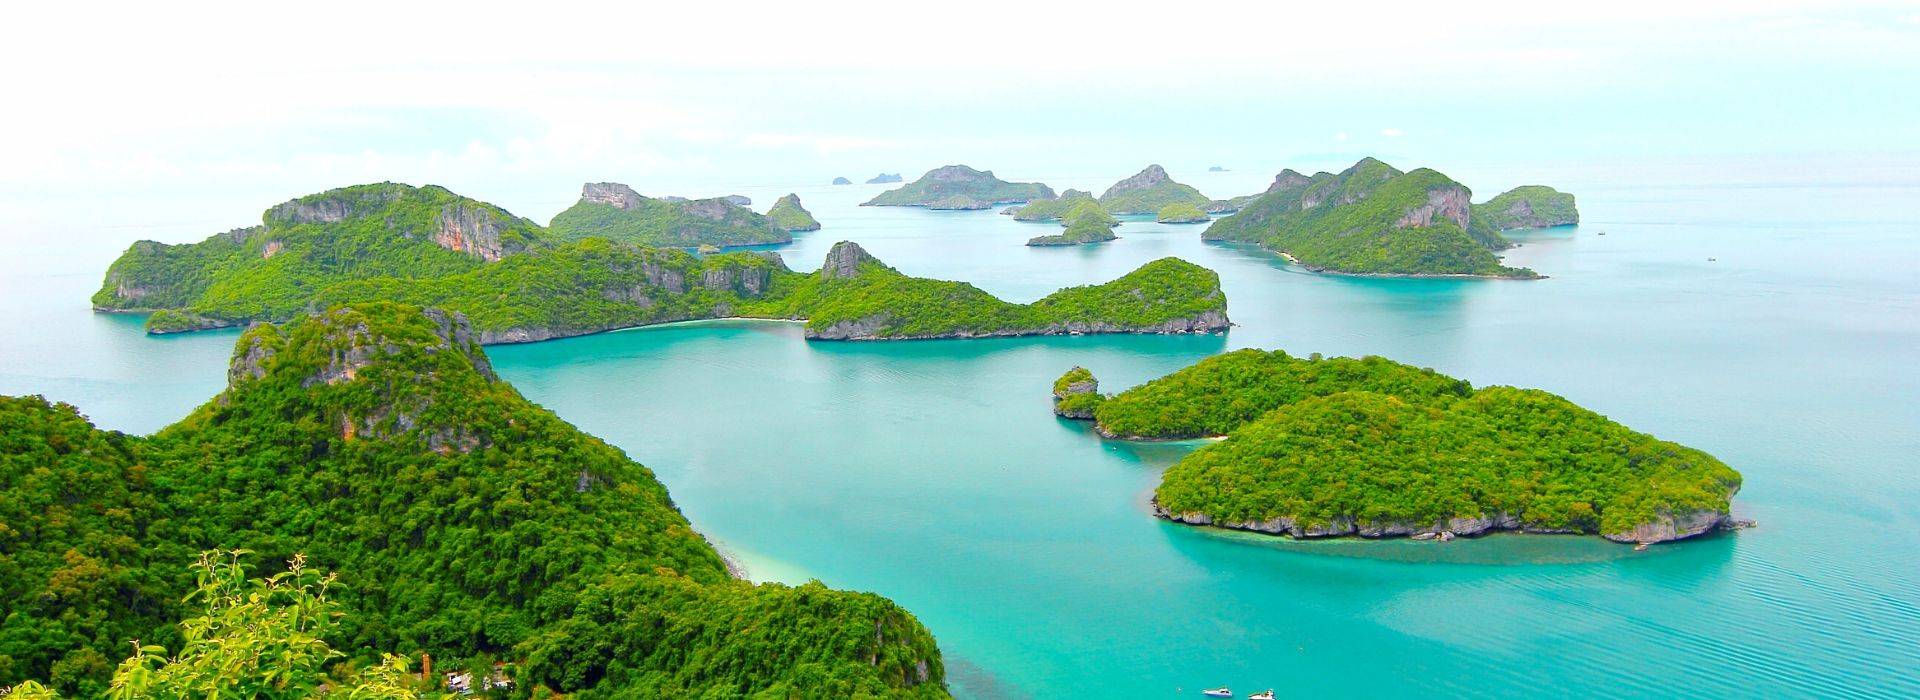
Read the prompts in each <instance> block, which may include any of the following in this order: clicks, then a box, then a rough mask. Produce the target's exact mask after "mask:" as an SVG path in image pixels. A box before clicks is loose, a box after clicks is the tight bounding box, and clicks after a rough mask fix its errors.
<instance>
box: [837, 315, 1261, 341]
mask: <svg viewBox="0 0 1920 700" xmlns="http://www.w3.org/2000/svg"><path fill="white" fill-rule="evenodd" d="M892 319H893V315H892V314H890V313H887V312H880V313H877V314H874V315H872V316H868V317H865V318H861V319H858V320H853V321H839V322H836V323H834V324H833V325H831V326H828V327H826V328H820V329H814V328H808V329H807V330H806V337H807V338H808V339H811V340H882V339H885V340H933V339H943V338H1017V337H1025V336H1038V335H1089V334H1094V333H1133V334H1141V335H1183V334H1201V333H1216V332H1221V331H1225V330H1227V329H1228V328H1230V327H1232V326H1233V324H1232V322H1230V321H1228V320H1227V314H1226V313H1225V312H1222V311H1207V312H1203V313H1200V314H1197V315H1195V316H1192V317H1190V318H1177V319H1172V320H1168V321H1166V322H1164V323H1156V324H1151V325H1144V326H1130V325H1123V324H1118V323H1108V322H1095V323H1087V322H1081V321H1074V322H1069V323H1054V324H1048V325H1045V326H1039V327H1034V328H1006V329H1000V330H994V331H988V332H984V333H974V332H970V331H954V332H950V333H929V334H925V335H889V336H885V337H884V338H883V337H882V336H881V335H880V334H879V332H880V331H881V330H882V329H884V328H886V327H887V323H888V322H889V321H891V320H892Z"/></svg>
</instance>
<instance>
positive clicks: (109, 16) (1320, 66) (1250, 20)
mask: <svg viewBox="0 0 1920 700" xmlns="http://www.w3.org/2000/svg"><path fill="white" fill-rule="evenodd" d="M1559 4H1562V3H1550V2H1540V1H1539V0H1529V1H1527V2H1498V3H1448V2H1433V1H1431V0H1426V1H1423V2H1416V3H1407V4H1404V5H1402V4H1371V3H1357V2H1356V3H1337V4H1335V5H1337V6H1333V7H1313V8H1292V7H1284V6H1281V5H1280V4H1279V3H1272V2H1260V3H1246V4H1244V5H1243V4H1238V3H1234V4H1228V3H1213V2H1197V1H1184V2H1175V3H1159V4H1156V5H1154V6H1152V8H1151V9H1147V8H1146V7H1145V6H1133V5H1132V4H1130V3H1120V2H1106V3H1100V4H1098V5H1090V6H1078V5H1070V4H1067V3H1043V2H1019V3H1001V2H981V1H977V0H970V1H969V2H963V3H930V2H901V1H898V0H895V1H892V2H860V3H796V2H778V3H729V2H682V3H676V5H678V7H675V8H660V7H657V6H655V5H656V3H636V2H623V3H618V4H608V5H574V4H567V3H552V2H535V3H529V2H522V3H515V4H513V5H512V6H511V7H512V9H511V10H504V9H503V10H493V9H487V8H483V7H481V6H480V5H479V4H477V3H460V4H453V5H446V6H441V7H438V8H426V7H414V6H412V4H411V3H400V2H391V1H388V2H377V3H358V2H329V3H326V4H325V5H324V6H323V7H310V6H308V7H297V6H294V5H287V4H283V3H261V2H247V3H231V4H228V3H217V4H208V5H205V6H203V7H200V8H198V9H194V10H186V9H183V8H184V7H185V6H183V5H178V4H170V3H141V4H138V5H132V6H127V7H117V8H116V7H111V6H101V5H97V4H90V3H27V4H23V5H17V6H15V7H12V8H10V9H9V11H8V14H9V15H10V17H9V20H8V22H7V24H8V25H9V26H8V27H7V29H6V30H5V36H4V37H0V65H4V66H5V68H4V69H3V70H4V71H5V76H6V81H5V84H6V87H7V89H6V92H7V94H8V96H9V98H10V99H9V103H10V106H8V107H7V108H5V109H4V110H0V132H3V133H5V134H7V135H8V141H9V143H8V145H7V148H6V156H5V157H4V159H0V206H4V207H6V209H5V210H0V227H6V228H9V229H19V228H21V227H31V226H35V225H44V224H48V223H51V222H52V221H53V220H56V219H57V220H61V221H68V222H71V220H72V218H73V217H81V218H88V217H93V218H94V219H95V220H98V221H101V222H131V221H136V220H138V217H139V216H147V217H149V218H152V217H155V216H173V217H176V218H178V217H186V220H185V221H184V223H190V224H193V225H199V223H200V221H201V218H198V217H199V216H201V215H199V214H196V212H202V211H206V212H208V213H206V214H205V215H204V218H206V219H208V220H219V221H226V222H229V223H230V225H242V224H246V223H249V222H248V221H246V220H244V218H245V217H240V218H241V219H243V220H234V219H235V218H236V217H235V216H234V215H233V213H232V212H233V211H235V210H236V209H235V208H237V210H238V211H242V212H257V211H258V210H260V209H263V208H265V207H266V206H267V205H269V204H272V203H273V202H277V201H280V200H283V199H285V198H288V197H291V196H294V195H298V194H302V193H307V192H312V191H317V190H321V189H325V188H328V187H332V186H338V185H344V184H351V183H357V182H365V181H378V180H399V181H406V182H413V183H416V184H420V183H438V184H444V185H447V186H449V187H452V188H453V189H455V190H456V191H460V192H462V193H464V194H470V195H473V196H476V197H480V198H482V199H489V200H492V201H496V202H500V203H502V204H504V205H506V206H508V207H509V208H512V209H514V210H515V211H516V212H519V213H522V214H525V215H528V216H530V217H533V218H535V219H538V220H542V221H544V220H545V219H546V218H547V217H549V216H551V215H552V213H553V212H554V211H557V210H558V209H560V208H563V207H565V206H566V205H567V204H568V203H570V202H571V200H572V198H573V197H574V196H576V194H577V191H578V187H579V183H580V182H582V181H586V180H600V179H613V180H621V181H625V182H630V183H633V184H635V185H636V186H637V187H639V188H640V189H641V190H642V191H646V192H652V193H656V194H668V193H676V192H682V193H687V194H713V193H718V192H720V191H723V190H725V189H726V188H728V187H731V186H746V185H753V184H777V183H784V182H790V181H791V182H807V183H813V182H823V181H824V180H826V179H829V178H831V177H833V176H836V175H845V176H848V177H852V178H856V179H865V178H866V177H867V176H870V175H872V174H873V173H874V172H878V171H881V170H886V171H903V172H905V173H906V174H907V176H908V177H910V178H911V177H913V176H915V175H917V174H918V173H919V172H921V171H923V170H925V169H926V168H928V167H932V166H936V165H940V164H942V163H947V162H966V163H970V164H973V165H976V166H979V167H983V168H991V169H994V170H996V171H998V172H999V173H1001V174H1002V175H1008V176H1020V177H1029V178H1046V177H1049V176H1052V177H1056V178H1069V177H1075V176H1084V175H1087V174H1089V173H1098V174H1105V173H1110V172H1111V173H1118V174H1125V173H1126V172H1131V171H1132V170H1134V169H1137V168H1138V167H1139V166H1140V165H1142V164H1144V163H1146V162H1160V163H1164V164H1166V165H1167V166H1168V167H1169V168H1172V169H1174V170H1175V172H1176V175H1177V174H1178V173H1179V172H1180V170H1181V169H1194V168H1204V167H1206V166H1207V165H1210V164H1216V163H1218V164H1225V165H1228V166H1230V167H1236V168H1246V169H1254V170H1261V171H1265V172H1271V171H1272V170H1276V169H1278V167H1280V166H1288V165H1291V166H1295V167H1303V169H1304V168H1313V167H1327V166H1332V165H1337V164H1339V163H1342V162H1349V161H1351V160H1353V159H1354V158H1355V157H1357V156H1359V155H1364V154H1378V155H1381V156H1383V157H1386V158H1388V159H1389V160H1391V161H1392V162H1394V163H1396V164H1398V165H1402V166H1404V167H1412V166H1418V165H1433V166H1436V167H1441V168H1442V169H1443V170H1444V169H1446V167H1447V166H1449V165H1454V166H1458V167H1469V166H1482V165H1485V164H1488V163H1500V162H1517V161H1550V160H1556V161H1557V160H1581V159H1586V160H1606V159H1620V158H1634V157H1647V156H1654V157H1675V156H1679V157H1685V156H1694V155H1713V154H1780V153H1785V154H1819V153H1857V152H1912V151H1917V150H1920V4H1917V3H1913V2H1899V3H1846V2H1768V1H1765V0H1758V1H1755V0H1747V1H1742V2H1682V1H1678V0H1666V1H1662V2H1637V1H1611V2H1604V3H1571V4H1578V5H1582V6H1581V7H1569V8H1560V7H1555V5H1559ZM55 5H60V6H55ZM283 5H285V6H283ZM1469 5H1471V6H1469ZM103 193H112V198H113V200H112V201H116V202H148V203H150V205H151V206H152V207H153V209H152V211H151V212H145V213H143V212H138V211H129V210H128V208H127V207H125V206H120V207H108V206H99V205H100V204H102V203H103V201H105V200H103ZM1219 194H1229V193H1219ZM88 203H92V204H93V205H94V206H87V205H88ZM152 203H160V204H152ZM204 235H205V233H204V232H202V233H198V234H195V235H190V236H180V237H179V238H183V239H197V238H199V237H203V236H204Z"/></svg>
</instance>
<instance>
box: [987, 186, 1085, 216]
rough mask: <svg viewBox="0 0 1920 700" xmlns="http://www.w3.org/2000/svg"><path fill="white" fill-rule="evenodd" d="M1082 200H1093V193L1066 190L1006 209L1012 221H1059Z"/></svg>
mask: <svg viewBox="0 0 1920 700" xmlns="http://www.w3.org/2000/svg"><path fill="white" fill-rule="evenodd" d="M1082 202H1093V194H1092V193H1089V192H1086V191H1083V190H1067V191H1065V192H1062V193H1060V196H1059V197H1054V198H1050V199H1042V200H1038V201H1034V202H1029V203H1027V204H1025V205H1022V206H1016V207H1010V208H1008V210H1007V211H1010V212H1012V213H1013V220H1014V221H1059V220H1063V219H1065V218H1066V215H1067V211H1068V210H1071V209H1073V208H1074V206H1075V205H1078V204H1080V203H1082ZM1102 211H1105V210H1104V209H1103V210H1102Z"/></svg>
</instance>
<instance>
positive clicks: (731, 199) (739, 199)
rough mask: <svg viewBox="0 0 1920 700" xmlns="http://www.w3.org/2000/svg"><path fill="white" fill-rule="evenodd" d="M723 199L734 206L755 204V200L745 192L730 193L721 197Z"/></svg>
mask: <svg viewBox="0 0 1920 700" xmlns="http://www.w3.org/2000/svg"><path fill="white" fill-rule="evenodd" d="M721 199H724V200H727V203H728V204H732V205H734V206H741V207H750V206H753V200H752V199H751V198H749V197H747V196H746V195H744V194H730V195H727V196H725V197H721Z"/></svg>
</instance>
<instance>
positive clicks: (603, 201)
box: [321, 182, 793, 248]
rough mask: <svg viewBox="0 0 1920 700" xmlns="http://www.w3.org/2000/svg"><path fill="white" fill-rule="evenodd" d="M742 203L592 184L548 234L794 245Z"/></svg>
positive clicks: (654, 242)
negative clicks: (657, 196) (654, 195)
mask: <svg viewBox="0 0 1920 700" xmlns="http://www.w3.org/2000/svg"><path fill="white" fill-rule="evenodd" d="M321 196H324V195H321ZM736 198H737V199H736ZM744 199H746V198H745V197H740V196H739V195H733V196H732V197H716V198H713V199H695V200H687V199H684V198H673V197H669V198H662V199H655V198H652V197H646V196H642V195H641V194H639V193H637V192H634V191H633V188H631V187H628V186H626V185H622V184H620V183H617V182H592V183H587V184H586V185H585V186H584V187H582V188H581V191H580V201H579V202H578V203H576V204H574V205H573V206H572V207H569V208H568V209H567V210H566V211H562V212H560V213H559V214H557V215H555V216H554V217H553V223H552V224H550V225H549V226H548V228H547V230H548V233H549V234H551V236H552V237H553V238H554V239H555V240H560V241H576V240H580V239H582V238H607V239H611V240H615V241H620V242H622V243H633V244H637V245H645V246H660V247H674V248H694V247H698V246H700V245H701V244H712V245H717V246H721V247H727V246H741V245H765V244H769V243H787V242H791V241H792V240H793V236H791V235H789V234H788V233H787V232H786V230H784V229H782V228H780V227H779V226H776V225H774V223H773V222H771V221H768V220H767V217H765V216H761V215H760V214H758V213H756V212H754V211H753V210H752V209H748V208H747V207H746V206H745V205H744V204H742V203H740V202H739V200H744Z"/></svg>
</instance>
